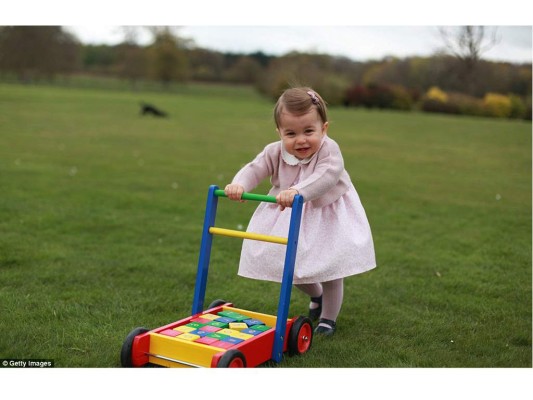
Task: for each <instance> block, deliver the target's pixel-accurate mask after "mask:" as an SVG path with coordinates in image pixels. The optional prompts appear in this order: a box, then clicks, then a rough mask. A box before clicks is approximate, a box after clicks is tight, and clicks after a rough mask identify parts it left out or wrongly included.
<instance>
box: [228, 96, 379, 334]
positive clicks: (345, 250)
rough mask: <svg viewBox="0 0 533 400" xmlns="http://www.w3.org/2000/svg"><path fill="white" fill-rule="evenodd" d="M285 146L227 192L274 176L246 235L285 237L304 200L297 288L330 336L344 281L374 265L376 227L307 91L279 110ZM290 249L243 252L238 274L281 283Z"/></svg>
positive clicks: (319, 103)
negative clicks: (295, 204) (293, 211)
mask: <svg viewBox="0 0 533 400" xmlns="http://www.w3.org/2000/svg"><path fill="white" fill-rule="evenodd" d="M274 120H275V123H276V128H277V129H276V130H277V132H278V134H279V137H280V139H281V140H280V141H278V142H275V143H271V144H269V145H267V146H266V147H265V148H264V150H263V151H262V152H261V153H260V154H258V155H257V156H256V157H255V159H254V160H253V161H252V162H250V163H249V164H247V165H245V166H244V167H243V168H242V169H241V170H240V171H239V172H238V173H237V175H235V177H234V178H233V180H232V183H231V184H229V185H227V186H226V187H225V189H224V191H225V193H226V195H227V196H228V197H229V198H230V199H231V200H240V199H241V196H242V193H243V192H251V191H252V190H253V189H254V188H255V187H256V186H257V185H259V183H260V182H261V181H262V180H263V179H265V178H267V177H270V182H271V183H272V188H271V189H270V192H269V195H272V196H276V199H277V203H278V204H273V203H261V204H260V205H259V206H258V207H257V209H256V211H255V212H254V214H253V216H252V218H251V220H250V223H249V225H248V228H247V230H248V231H249V232H256V233H262V234H267V235H273V236H286V235H287V232H288V227H289V221H290V210H285V208H286V207H290V206H291V205H292V201H293V199H294V196H295V195H296V194H300V195H302V196H303V199H304V207H303V212H302V221H301V225H300V237H299V242H298V249H297V255H296V264H295V269H294V280H293V282H294V284H295V286H296V287H297V288H298V289H300V290H302V291H303V292H304V293H306V294H307V295H309V296H310V297H311V302H310V304H309V317H310V318H311V319H312V320H317V319H319V321H318V325H317V327H316V329H315V333H319V334H324V335H332V334H333V333H334V332H335V329H336V320H337V316H338V315H339V312H340V309H341V305H342V299H343V278H344V277H347V276H350V275H354V274H359V273H362V272H365V271H368V270H370V269H372V268H374V267H375V266H376V260H375V254H374V244H373V241H372V234H371V231H370V226H369V224H368V220H367V218H366V214H365V211H364V209H363V206H362V205H361V201H360V200H359V196H358V195H357V192H356V190H355V188H354V186H353V184H352V182H351V180H350V177H349V175H348V173H347V172H346V170H345V169H344V162H343V159H342V155H341V152H340V149H339V146H338V145H337V143H336V142H335V141H333V140H332V139H331V138H329V136H328V135H327V131H328V119H327V110H326V104H325V102H324V100H323V99H322V98H321V97H320V95H319V94H318V93H316V92H315V91H313V90H312V89H310V88H307V87H301V88H291V89H287V90H286V91H285V92H284V93H283V94H282V95H281V96H280V98H279V99H278V101H277V103H276V106H275V108H274ZM284 260H285V247H284V246H280V245H276V244H272V243H266V242H259V241H252V240H245V241H244V242H243V246H242V252H241V258H240V264H239V275H241V276H244V277H248V278H254V279H262V280H270V281H275V282H281V278H282V276H283V265H284Z"/></svg>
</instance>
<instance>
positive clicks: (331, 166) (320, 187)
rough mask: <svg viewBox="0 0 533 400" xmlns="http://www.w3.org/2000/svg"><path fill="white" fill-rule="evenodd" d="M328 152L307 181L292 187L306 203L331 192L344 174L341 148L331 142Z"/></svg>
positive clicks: (327, 148)
mask: <svg viewBox="0 0 533 400" xmlns="http://www.w3.org/2000/svg"><path fill="white" fill-rule="evenodd" d="M323 150H326V151H325V152H324V154H321V155H320V157H319V160H318V161H317V163H316V165H315V168H314V171H313V173H312V174H311V175H309V176H308V177H307V178H306V179H304V180H303V181H301V182H299V183H298V184H296V185H294V186H292V187H291V188H290V189H295V190H297V191H298V192H299V194H301V195H302V196H303V198H304V199H305V201H310V200H314V199H316V198H318V197H320V196H322V195H324V194H326V193H327V192H328V191H329V190H331V189H332V188H333V187H334V186H335V185H336V184H337V182H338V181H339V179H340V178H341V175H342V173H343V172H344V160H343V158H342V154H341V151H340V148H339V146H338V145H337V144H336V143H335V142H333V141H329V143H328V146H327V147H323Z"/></svg>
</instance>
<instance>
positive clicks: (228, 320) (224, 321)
mask: <svg viewBox="0 0 533 400" xmlns="http://www.w3.org/2000/svg"><path fill="white" fill-rule="evenodd" d="M215 321H217V322H222V323H224V324H229V323H230V322H235V320H234V319H233V318H228V317H220V318H217V319H215ZM246 325H248V324H246Z"/></svg>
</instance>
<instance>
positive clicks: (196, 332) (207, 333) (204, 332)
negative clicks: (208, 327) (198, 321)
mask: <svg viewBox="0 0 533 400" xmlns="http://www.w3.org/2000/svg"><path fill="white" fill-rule="evenodd" d="M189 333H192V334H193V335H198V336H200V337H204V336H207V335H209V334H210V333H211V332H208V331H201V330H200V329H197V330H195V331H192V332H189Z"/></svg>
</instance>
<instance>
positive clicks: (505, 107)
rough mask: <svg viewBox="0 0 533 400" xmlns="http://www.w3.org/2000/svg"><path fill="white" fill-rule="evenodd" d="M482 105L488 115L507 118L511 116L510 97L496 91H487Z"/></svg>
mask: <svg viewBox="0 0 533 400" xmlns="http://www.w3.org/2000/svg"><path fill="white" fill-rule="evenodd" d="M483 107H484V108H485V112H486V113H487V115H488V116H491V117H498V118H508V117H510V116H511V99H510V98H509V97H508V96H505V95H502V94H498V93H487V94H486V95H485V97H484V98H483Z"/></svg>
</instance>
